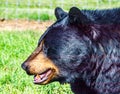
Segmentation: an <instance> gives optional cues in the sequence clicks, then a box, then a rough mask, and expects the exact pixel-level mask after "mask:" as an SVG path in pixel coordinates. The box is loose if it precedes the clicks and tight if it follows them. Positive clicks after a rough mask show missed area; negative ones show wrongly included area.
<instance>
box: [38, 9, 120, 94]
mask: <svg viewBox="0 0 120 94" xmlns="http://www.w3.org/2000/svg"><path fill="white" fill-rule="evenodd" d="M55 15H56V18H57V21H56V22H55V23H54V24H53V25H52V26H50V27H49V28H48V30H47V31H46V32H45V34H44V35H43V36H42V38H40V40H39V43H38V45H39V44H40V43H41V41H42V40H43V39H44V46H43V47H44V53H45V55H46V56H47V57H48V58H50V59H51V60H52V61H53V62H54V64H55V65H56V66H57V67H58V68H59V70H60V75H59V77H58V78H56V79H54V80H53V81H59V82H60V83H65V82H67V83H70V85H71V89H72V91H73V92H74V93H75V94H120V9H119V8H118V9H108V10H94V11H91V10H79V9H78V8H76V7H72V8H71V9H70V11H69V13H66V12H64V11H63V10H62V9H61V8H56V10H55Z"/></svg>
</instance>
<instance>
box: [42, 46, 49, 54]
mask: <svg viewBox="0 0 120 94" xmlns="http://www.w3.org/2000/svg"><path fill="white" fill-rule="evenodd" d="M42 49H43V52H44V54H45V55H47V52H48V48H47V47H46V46H45V45H43V47H42Z"/></svg>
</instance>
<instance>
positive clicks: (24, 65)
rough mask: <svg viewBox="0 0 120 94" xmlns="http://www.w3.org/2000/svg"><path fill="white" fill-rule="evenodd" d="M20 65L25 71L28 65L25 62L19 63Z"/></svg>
mask: <svg viewBox="0 0 120 94" xmlns="http://www.w3.org/2000/svg"><path fill="white" fill-rule="evenodd" d="M21 67H22V68H23V69H24V70H26V71H27V70H28V65H27V64H26V63H25V62H24V63H23V64H22V65H21Z"/></svg>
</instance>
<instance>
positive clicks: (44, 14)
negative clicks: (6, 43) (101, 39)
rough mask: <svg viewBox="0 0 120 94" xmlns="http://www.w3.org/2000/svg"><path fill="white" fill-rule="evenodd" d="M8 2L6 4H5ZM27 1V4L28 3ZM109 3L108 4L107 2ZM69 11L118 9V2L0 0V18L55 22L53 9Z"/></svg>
mask: <svg viewBox="0 0 120 94" xmlns="http://www.w3.org/2000/svg"><path fill="white" fill-rule="evenodd" d="M6 1H8V3H6ZM28 1H29V2H28ZM109 1H110V2H109ZM57 6H59V7H62V8H64V9H65V10H67V11H68V10H69V9H70V7H72V6H76V7H79V8H80V9H84V8H85V9H96V8H97V9H104V8H116V7H120V1H119V0H63V2H62V0H1V2H0V18H6V19H15V18H17V19H29V20H38V19H40V20H42V21H45V20H55V17H54V9H55V7H57Z"/></svg>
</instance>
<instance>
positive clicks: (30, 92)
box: [0, 31, 72, 94]
mask: <svg viewBox="0 0 120 94" xmlns="http://www.w3.org/2000/svg"><path fill="white" fill-rule="evenodd" d="M40 35H41V33H40V32H33V31H23V32H19V31H12V32H10V31H0V94H72V93H71V90H70V87H69V85H68V84H64V85H60V84H59V83H58V82H54V83H51V84H49V85H45V86H44V85H43V86H40V85H34V84H33V82H32V81H33V77H32V76H28V75H26V73H25V71H23V70H22V68H21V64H22V62H23V61H24V60H25V59H26V58H27V57H28V56H29V55H30V53H31V52H32V51H33V50H34V49H35V47H36V46H37V41H38V39H39V37H40Z"/></svg>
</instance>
